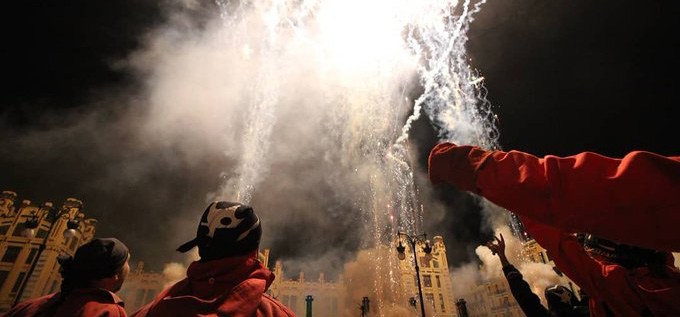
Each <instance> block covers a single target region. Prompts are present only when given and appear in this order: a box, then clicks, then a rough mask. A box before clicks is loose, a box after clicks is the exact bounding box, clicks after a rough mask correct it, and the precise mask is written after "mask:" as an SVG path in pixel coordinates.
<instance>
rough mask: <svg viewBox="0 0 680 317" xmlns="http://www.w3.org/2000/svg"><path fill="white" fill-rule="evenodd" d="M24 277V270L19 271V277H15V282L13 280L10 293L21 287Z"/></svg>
mask: <svg viewBox="0 0 680 317" xmlns="http://www.w3.org/2000/svg"><path fill="white" fill-rule="evenodd" d="M24 277H26V272H21V273H19V277H17V280H16V282H14V286H12V293H16V292H18V291H19V288H20V287H21V282H23V281H24Z"/></svg>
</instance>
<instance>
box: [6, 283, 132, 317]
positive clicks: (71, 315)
mask: <svg viewBox="0 0 680 317" xmlns="http://www.w3.org/2000/svg"><path fill="white" fill-rule="evenodd" d="M59 294H60V293H53V294H49V295H46V296H43V297H40V298H36V299H33V300H29V301H25V302H23V303H21V304H19V305H17V306H16V307H14V308H12V309H11V310H10V311H8V312H7V313H5V315H3V316H5V317H33V316H44V315H43V314H44V313H45V312H46V311H48V310H49V309H50V308H51V307H52V306H53V305H54V304H56V303H57V300H58V298H59ZM49 316H54V317H126V316H127V314H126V313H125V310H124V309H123V300H122V299H120V297H118V296H116V294H114V293H112V292H109V291H107V290H105V289H101V288H88V289H76V290H73V291H71V293H69V295H68V296H67V297H66V299H64V301H63V302H61V303H60V304H59V306H58V307H57V308H56V310H55V311H54V314H53V315H49Z"/></svg>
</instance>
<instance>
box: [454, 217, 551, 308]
mask: <svg viewBox="0 0 680 317" xmlns="http://www.w3.org/2000/svg"><path fill="white" fill-rule="evenodd" d="M500 234H502V235H503V237H504V239H505V254H506V256H507V258H508V261H509V262H510V263H511V264H513V265H514V266H515V267H516V268H517V269H518V270H519V271H520V272H521V273H522V275H523V276H524V279H525V280H526V281H527V283H529V285H530V287H531V290H532V291H533V292H534V294H537V295H538V296H539V297H540V298H541V300H542V301H543V302H544V304H545V298H544V290H545V288H546V287H548V286H551V285H555V284H559V283H560V278H559V276H558V275H557V273H555V271H554V270H553V269H552V266H551V265H549V264H544V263H536V262H531V261H529V260H528V259H527V258H525V257H524V256H523V252H522V250H523V244H522V242H521V241H520V240H519V239H518V238H517V237H515V236H514V235H513V234H512V232H511V230H510V227H508V226H507V225H501V226H500V227H497V228H496V229H495V230H494V235H495V236H499V235H500ZM475 253H476V254H477V256H478V257H479V259H480V260H481V262H482V264H481V265H476V264H467V265H464V266H461V267H458V268H454V269H453V273H452V276H453V277H452V278H453V280H454V285H456V283H460V284H459V285H458V286H456V288H455V289H454V293H455V294H456V297H459V298H464V297H465V296H466V295H468V294H470V293H471V291H472V290H474V289H475V287H477V285H479V284H480V283H483V282H484V281H489V280H494V279H503V280H504V279H505V276H504V274H503V270H502V265H501V262H500V260H499V259H498V256H497V255H494V254H492V253H491V250H489V248H487V247H486V246H478V247H477V248H476V249H475Z"/></svg>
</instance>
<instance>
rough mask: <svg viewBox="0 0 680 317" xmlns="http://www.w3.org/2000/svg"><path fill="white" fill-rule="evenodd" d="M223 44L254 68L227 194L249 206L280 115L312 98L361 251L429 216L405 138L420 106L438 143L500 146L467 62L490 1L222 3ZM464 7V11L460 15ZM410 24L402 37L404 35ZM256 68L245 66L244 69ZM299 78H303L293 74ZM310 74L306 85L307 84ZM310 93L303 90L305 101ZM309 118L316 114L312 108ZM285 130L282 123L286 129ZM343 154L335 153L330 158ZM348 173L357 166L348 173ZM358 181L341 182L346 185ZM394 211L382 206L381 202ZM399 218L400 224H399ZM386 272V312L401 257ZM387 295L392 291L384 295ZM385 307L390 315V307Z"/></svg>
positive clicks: (417, 226) (379, 278) (387, 259)
mask: <svg viewBox="0 0 680 317" xmlns="http://www.w3.org/2000/svg"><path fill="white" fill-rule="evenodd" d="M216 3H217V5H218V7H219V8H220V10H221V14H220V15H221V18H222V24H223V27H222V29H221V30H220V33H222V35H223V36H222V39H221V40H222V42H223V43H221V45H223V47H224V49H225V50H229V49H233V48H235V47H238V48H243V49H242V51H243V54H244V56H245V58H246V59H248V60H249V63H250V64H248V65H254V66H253V69H254V70H252V73H248V74H250V76H249V77H248V78H244V80H247V81H252V83H251V84H250V85H249V88H248V89H245V90H244V91H242V94H243V95H245V96H246V97H244V100H246V102H245V103H244V104H246V105H247V106H248V107H247V110H246V113H245V114H244V117H243V119H244V120H243V121H244V122H243V125H244V130H243V131H244V133H243V134H242V135H241V137H242V139H241V140H240V141H241V142H240V144H241V148H240V151H239V157H238V158H237V159H238V162H239V163H238V168H237V169H236V173H235V174H236V175H233V176H232V177H231V178H230V179H228V180H227V182H225V183H224V184H223V185H222V188H221V193H220V196H222V197H223V198H237V199H238V200H240V201H242V202H245V203H248V202H249V201H250V200H251V198H252V196H253V194H254V192H256V190H257V188H258V185H259V184H260V182H262V181H263V180H264V179H265V178H266V176H267V174H268V173H269V169H270V165H271V163H270V159H271V155H272V154H271V153H270V152H271V151H272V144H271V142H272V138H273V133H275V132H273V131H274V128H275V126H276V125H277V124H278V123H279V122H278V120H279V116H281V113H282V112H285V111H290V109H293V108H295V107H296V102H299V98H297V97H298V96H296V94H299V93H306V94H310V95H313V96H314V97H310V98H309V99H312V100H313V102H314V107H313V108H310V109H308V110H309V111H313V112H314V115H315V116H316V117H321V118H324V119H323V122H324V129H325V130H324V132H325V134H324V135H318V138H321V139H324V140H328V143H332V144H333V145H334V150H336V151H329V152H328V154H327V159H328V160H329V161H332V162H334V164H337V165H338V168H337V174H336V175H328V177H327V179H328V182H330V183H333V182H337V184H335V185H337V187H338V190H344V191H346V193H347V195H346V196H347V197H348V198H347V199H351V200H352V202H353V205H354V206H357V207H358V209H359V210H361V211H362V212H363V219H364V221H365V222H366V226H367V227H368V228H371V234H370V235H368V236H367V237H365V239H366V240H368V241H365V243H364V244H365V246H367V247H372V248H375V247H379V246H384V245H389V243H390V242H392V240H393V239H394V237H395V235H396V231H397V230H402V231H405V232H410V233H417V232H419V231H421V230H422V228H421V227H422V220H423V211H422V207H420V206H421V205H420V204H419V203H418V201H417V189H416V187H415V184H414V180H413V178H414V175H413V173H414V172H413V170H412V168H411V164H410V161H411V159H410V158H411V157H412V156H411V155H410V153H409V146H408V136H409V132H410V129H411V126H412V124H413V123H414V122H415V121H416V120H417V119H418V118H419V117H420V115H421V114H422V113H425V114H426V115H427V116H428V117H429V119H430V121H431V122H432V123H433V125H434V126H435V128H436V130H437V133H438V135H439V138H440V140H449V141H454V142H458V143H465V144H476V145H480V146H483V147H495V146H496V143H497V140H496V135H497V132H496V130H495V126H494V122H493V117H492V114H491V111H490V106H489V103H488V102H487V101H486V99H485V98H484V93H485V92H484V88H483V85H481V79H480V77H479V76H477V74H476V73H475V72H474V71H473V70H472V69H471V68H470V66H469V65H468V64H467V57H466V54H465V43H466V41H467V36H466V32H467V30H468V28H469V25H470V23H471V22H472V20H473V15H474V14H475V13H477V12H478V11H479V10H480V8H481V5H482V4H483V3H484V0H481V1H479V2H475V3H473V2H471V1H470V0H466V1H464V2H463V3H458V1H453V0H451V1H441V0H431V1H420V2H414V1H410V0H397V1H394V0H392V1H387V0H373V1H359V0H305V1H293V0H274V1H264V0H251V1H241V2H239V4H238V5H237V6H235V5H233V4H232V3H230V2H229V1H227V0H217V2H216ZM456 10H458V11H459V12H460V13H459V14H454V12H456ZM404 30H406V31H407V32H406V35H403V32H404ZM247 70H248V71H251V70H250V69H247ZM414 74H415V75H417V76H418V77H419V84H420V85H421V86H422V88H423V93H422V95H420V96H419V97H418V98H416V99H415V101H414V103H413V105H412V114H411V115H410V116H409V117H408V118H407V119H406V123H405V124H404V123H403V122H402V121H401V118H402V117H403V116H404V115H405V112H407V111H408V107H409V103H408V99H406V98H405V96H404V91H405V90H406V88H405V87H407V86H410V85H412V84H413V83H411V80H412V76H413V75H414ZM293 78H304V79H305V80H293ZM307 78H309V80H307ZM305 97H306V96H305ZM309 114H310V115H311V113H309ZM284 126H285V124H284ZM333 155H337V157H333ZM346 171H352V172H351V173H347V172H346ZM348 179H349V180H350V184H352V185H354V187H351V186H350V188H345V187H348V186H347V184H348V183H347V180H348ZM385 206H387V207H385ZM395 216H396V219H395ZM378 253H380V256H379V258H378V259H376V261H377V263H388V264H389V267H390V270H388V271H386V272H389V274H376V280H375V281H374V283H375V285H376V287H377V285H385V282H389V283H387V284H388V285H390V289H384V290H383V289H380V290H376V292H377V294H379V295H380V294H382V295H381V296H379V298H377V304H378V305H377V306H378V307H379V309H380V311H383V309H387V308H389V307H392V308H394V305H395V303H394V302H390V301H388V300H383V297H385V298H391V299H394V298H397V297H396V296H394V295H393V294H392V295H390V294H388V293H394V292H396V289H395V288H394V287H396V285H397V283H395V282H394V280H395V279H396V277H395V276H394V275H393V273H392V272H395V270H396V269H395V268H396V267H397V265H398V263H397V261H396V260H395V257H391V256H389V255H387V254H388V253H386V252H378ZM388 295H389V296H388ZM385 311H386V310H385Z"/></svg>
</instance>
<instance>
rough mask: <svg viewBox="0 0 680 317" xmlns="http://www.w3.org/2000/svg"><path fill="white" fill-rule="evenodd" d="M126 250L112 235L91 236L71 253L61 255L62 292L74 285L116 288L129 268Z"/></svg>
mask: <svg viewBox="0 0 680 317" xmlns="http://www.w3.org/2000/svg"><path fill="white" fill-rule="evenodd" d="M129 260H130V252H129V250H128V248H127V246H125V244H123V242H120V241H119V240H118V239H116V238H100V239H92V240H91V241H90V242H88V243H85V244H83V245H82V246H80V248H78V250H76V253H75V255H73V256H70V255H61V256H59V258H58V261H59V264H61V271H60V272H61V276H62V277H63V278H64V280H63V281H62V284H61V289H62V292H69V291H71V290H74V289H78V288H103V289H106V290H109V291H111V292H117V291H119V290H120V288H121V287H122V286H123V283H124V282H125V278H126V277H127V274H128V273H129V272H130V264H129V263H128V262H129Z"/></svg>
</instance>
